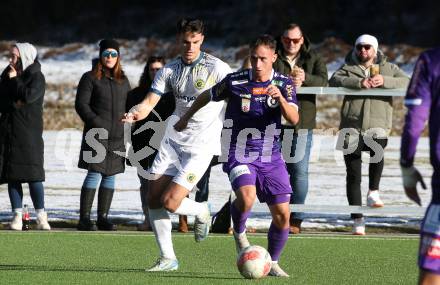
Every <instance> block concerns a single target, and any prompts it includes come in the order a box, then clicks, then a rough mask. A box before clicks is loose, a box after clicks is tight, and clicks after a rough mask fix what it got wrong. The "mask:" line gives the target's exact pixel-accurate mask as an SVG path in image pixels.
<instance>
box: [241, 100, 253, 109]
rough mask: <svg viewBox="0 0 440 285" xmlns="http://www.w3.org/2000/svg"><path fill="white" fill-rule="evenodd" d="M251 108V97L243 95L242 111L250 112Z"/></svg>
mask: <svg viewBox="0 0 440 285" xmlns="http://www.w3.org/2000/svg"><path fill="white" fill-rule="evenodd" d="M250 109H251V99H250V98H245V97H242V98H241V111H242V112H243V113H247V112H249V110H250Z"/></svg>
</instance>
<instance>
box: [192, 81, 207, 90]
mask: <svg viewBox="0 0 440 285" xmlns="http://www.w3.org/2000/svg"><path fill="white" fill-rule="evenodd" d="M194 87H196V88H197V89H199V90H200V89H203V87H205V81H203V79H197V80H196V82H194Z"/></svg>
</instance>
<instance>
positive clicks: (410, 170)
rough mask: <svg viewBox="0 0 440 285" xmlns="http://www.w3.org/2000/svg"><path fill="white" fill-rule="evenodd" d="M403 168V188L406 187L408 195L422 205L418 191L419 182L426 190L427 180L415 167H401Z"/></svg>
mask: <svg viewBox="0 0 440 285" xmlns="http://www.w3.org/2000/svg"><path fill="white" fill-rule="evenodd" d="M400 168H401V170H402V179H403V188H404V189H405V193H406V196H408V198H409V199H410V200H412V201H414V202H416V203H417V204H418V205H419V206H422V203H421V200H420V197H419V193H417V183H418V182H420V184H421V185H422V188H423V189H425V190H426V184H425V181H423V177H422V175H421V174H420V172H419V171H418V170H417V169H416V168H415V167H414V166H411V167H403V166H401V167H400Z"/></svg>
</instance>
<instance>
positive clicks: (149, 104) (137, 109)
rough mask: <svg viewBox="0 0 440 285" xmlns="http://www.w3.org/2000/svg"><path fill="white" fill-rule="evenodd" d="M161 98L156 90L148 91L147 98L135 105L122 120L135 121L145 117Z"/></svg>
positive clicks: (126, 121)
mask: <svg viewBox="0 0 440 285" xmlns="http://www.w3.org/2000/svg"><path fill="white" fill-rule="evenodd" d="M159 100H160V96H159V95H157V94H156V93H154V92H148V94H147V96H145V99H144V100H143V101H142V102H141V103H139V104H137V105H135V106H133V108H131V109H130V111H128V113H125V114H124V117H123V118H122V121H123V122H125V123H133V122H136V121H141V120H143V119H145V118H146V117H147V116H148V114H150V112H151V110H153V108H154V107H155V106H156V104H157V103H158V102H159Z"/></svg>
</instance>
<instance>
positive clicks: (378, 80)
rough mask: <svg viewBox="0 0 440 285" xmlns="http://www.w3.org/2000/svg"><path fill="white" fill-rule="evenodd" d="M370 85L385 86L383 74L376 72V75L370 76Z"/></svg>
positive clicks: (374, 86)
mask: <svg viewBox="0 0 440 285" xmlns="http://www.w3.org/2000/svg"><path fill="white" fill-rule="evenodd" d="M369 82H370V85H371V87H373V88H376V87H380V86H383V76H382V75H380V74H376V75H375V76H373V77H371V78H370V81H369Z"/></svg>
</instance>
